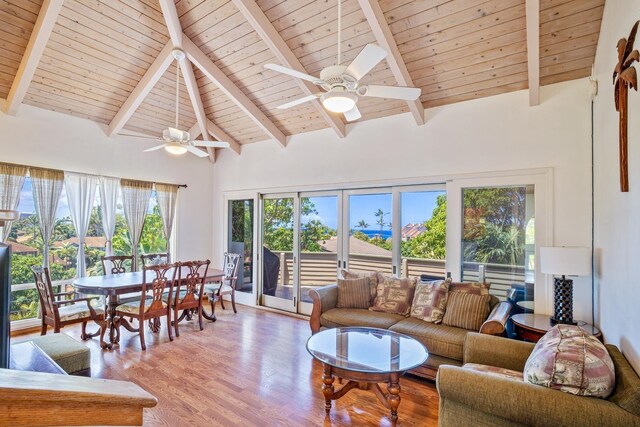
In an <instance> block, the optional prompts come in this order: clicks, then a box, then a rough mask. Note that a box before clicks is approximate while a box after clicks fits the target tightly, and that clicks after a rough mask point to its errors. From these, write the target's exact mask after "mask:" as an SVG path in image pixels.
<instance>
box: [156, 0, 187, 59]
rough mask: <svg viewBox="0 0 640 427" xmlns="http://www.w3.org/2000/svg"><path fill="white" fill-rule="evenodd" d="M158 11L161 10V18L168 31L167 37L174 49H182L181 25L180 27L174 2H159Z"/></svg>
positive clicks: (164, 0)
mask: <svg viewBox="0 0 640 427" xmlns="http://www.w3.org/2000/svg"><path fill="white" fill-rule="evenodd" d="M159 1H160V9H162V17H163V18H164V22H165V23H166V24H167V30H168V31H169V37H171V42H172V43H173V46H174V47H177V48H179V49H182V38H183V33H182V25H180V18H179V17H178V11H177V9H176V4H175V2H174V0H159Z"/></svg>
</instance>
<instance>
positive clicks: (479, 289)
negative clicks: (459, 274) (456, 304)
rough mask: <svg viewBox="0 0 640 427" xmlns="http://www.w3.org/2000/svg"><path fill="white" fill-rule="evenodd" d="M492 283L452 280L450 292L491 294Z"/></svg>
mask: <svg viewBox="0 0 640 427" xmlns="http://www.w3.org/2000/svg"><path fill="white" fill-rule="evenodd" d="M490 288H491V283H471V282H463V283H460V282H452V283H451V286H450V287H449V292H465V293H468V294H474V295H489V289H490Z"/></svg>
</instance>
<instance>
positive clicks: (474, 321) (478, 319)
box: [442, 288, 491, 332]
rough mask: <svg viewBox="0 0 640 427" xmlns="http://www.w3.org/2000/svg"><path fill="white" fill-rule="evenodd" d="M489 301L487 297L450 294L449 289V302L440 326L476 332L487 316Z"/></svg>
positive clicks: (457, 293) (465, 293) (470, 294)
mask: <svg viewBox="0 0 640 427" xmlns="http://www.w3.org/2000/svg"><path fill="white" fill-rule="evenodd" d="M489 301H491V297H490V296H489V295H476V294H472V293H468V292H460V291H457V292H451V288H449V301H447V309H446V311H445V312H444V318H443V319H442V324H443V325H447V326H455V327H457V328H462V329H468V330H470V331H476V332H477V331H479V330H480V327H481V326H482V324H483V323H484V321H485V320H487V316H489Z"/></svg>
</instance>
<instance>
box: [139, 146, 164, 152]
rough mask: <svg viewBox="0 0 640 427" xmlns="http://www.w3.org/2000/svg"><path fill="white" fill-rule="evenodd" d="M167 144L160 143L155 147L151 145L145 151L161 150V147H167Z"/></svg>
mask: <svg viewBox="0 0 640 427" xmlns="http://www.w3.org/2000/svg"><path fill="white" fill-rule="evenodd" d="M166 145H167V144H160V145H156V146H155V147H151V148H147V149H146V150H144V151H145V152H147V151H156V150H159V149H161V148H164V147H166Z"/></svg>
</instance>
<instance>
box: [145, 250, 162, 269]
mask: <svg viewBox="0 0 640 427" xmlns="http://www.w3.org/2000/svg"><path fill="white" fill-rule="evenodd" d="M140 261H142V267H147V266H149V265H160V264H168V263H169V252H164V253H157V254H145V255H140Z"/></svg>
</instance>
